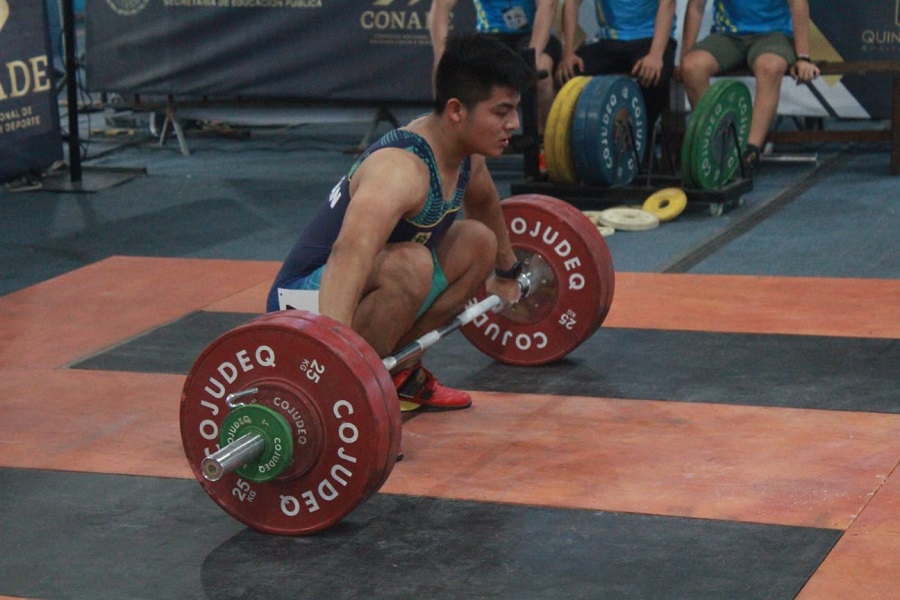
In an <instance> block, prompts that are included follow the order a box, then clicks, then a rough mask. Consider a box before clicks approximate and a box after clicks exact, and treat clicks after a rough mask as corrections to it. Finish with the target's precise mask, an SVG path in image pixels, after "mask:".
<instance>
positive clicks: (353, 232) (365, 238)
mask: <svg viewBox="0 0 900 600" xmlns="http://www.w3.org/2000/svg"><path fill="white" fill-rule="evenodd" d="M427 194H428V172H427V167H425V164H424V163H423V162H422V161H421V160H419V159H418V158H416V157H415V156H414V155H413V154H411V153H410V152H407V151H405V150H399V149H391V148H386V149H384V150H380V151H378V152H375V153H373V154H372V155H371V156H369V157H368V158H366V160H365V161H363V163H362V165H360V167H359V168H358V169H357V170H356V173H354V175H353V180H352V181H351V198H352V200H351V201H350V204H349V205H348V207H347V212H346V214H345V216H344V222H343V224H342V225H341V231H340V233H339V234H338V238H337V240H335V242H334V245H333V246H332V249H331V254H330V255H329V257H328V262H327V263H326V265H325V271H324V272H323V273H322V285H321V287H320V289H319V309H320V311H321V312H322V314H324V315H326V316H329V317H331V318H333V319H336V320H338V321H340V322H341V323H344V324H345V325H348V326H351V325H352V322H353V315H354V313H355V312H356V307H357V306H358V305H359V302H360V300H361V298H362V295H363V293H364V292H365V289H366V284H367V282H368V280H369V277H370V276H371V275H372V269H373V268H374V266H375V260H376V257H377V256H378V254H379V253H380V252H382V251H383V250H384V249H385V246H386V244H387V240H388V238H389V237H390V235H391V231H393V230H394V227H395V226H396V225H397V223H398V222H399V221H400V219H402V218H403V216H404V215H407V214H414V213H415V212H417V211H418V210H421V206H422V204H423V203H424V199H425V198H427Z"/></svg>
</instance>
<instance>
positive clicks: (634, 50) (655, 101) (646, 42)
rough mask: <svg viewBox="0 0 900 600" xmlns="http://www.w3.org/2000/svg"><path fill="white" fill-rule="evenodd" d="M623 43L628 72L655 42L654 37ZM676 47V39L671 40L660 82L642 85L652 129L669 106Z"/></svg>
mask: <svg viewBox="0 0 900 600" xmlns="http://www.w3.org/2000/svg"><path fill="white" fill-rule="evenodd" d="M623 44H627V46H626V49H627V54H628V58H627V60H628V62H630V66H629V67H628V71H627V72H631V69H632V68H634V65H635V63H636V62H637V61H639V60H640V59H642V58H643V57H645V56H647V53H648V52H649V51H650V46H651V45H652V44H653V39H652V38H647V39H643V40H634V41H631V42H623ZM676 47H677V44H676V42H675V40H669V43H668V45H667V46H666V50H665V52H664V53H663V68H662V72H661V73H660V76H659V82H658V83H657V84H656V85H650V86H641V94H642V95H643V97H644V104H645V105H646V107H647V125H648V127H649V128H650V130H651V131H652V129H653V126H654V125H655V124H656V119H657V118H658V117H659V115H661V114H663V112H664V111H665V109H666V108H667V107H668V106H669V90H670V88H671V81H672V72H673V71H674V70H675V49H676Z"/></svg>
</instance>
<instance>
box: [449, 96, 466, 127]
mask: <svg viewBox="0 0 900 600" xmlns="http://www.w3.org/2000/svg"><path fill="white" fill-rule="evenodd" d="M444 112H445V113H446V114H447V116H449V117H450V119H451V120H452V121H453V122H454V123H461V122H462V120H463V118H464V117H465V116H466V107H465V106H463V103H462V102H461V101H460V100H459V98H450V99H449V100H447V106H446V108H444Z"/></svg>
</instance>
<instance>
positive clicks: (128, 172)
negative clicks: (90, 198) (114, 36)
mask: <svg viewBox="0 0 900 600" xmlns="http://www.w3.org/2000/svg"><path fill="white" fill-rule="evenodd" d="M62 16H63V39H64V41H65V55H66V86H65V87H66V102H67V103H68V109H69V111H68V112H69V137H68V142H69V173H68V179H64V178H63V176H62V175H49V176H47V177H44V178H43V180H42V181H41V189H42V190H45V191H49V192H96V191H99V190H102V189H106V188H109V187H113V186H115V185H119V184H120V183H124V182H126V181H129V180H131V179H134V178H135V177H136V176H137V175H140V174H146V172H147V171H146V170H145V169H121V170H119V169H111V168H103V169H100V170H99V172H96V173H94V174H93V175H94V176H91V177H88V178H87V180H85V175H86V173H85V171H84V170H83V169H82V167H81V140H80V139H79V133H78V81H77V75H76V70H77V68H78V66H77V64H76V61H75V9H74V8H73V5H72V0H62Z"/></svg>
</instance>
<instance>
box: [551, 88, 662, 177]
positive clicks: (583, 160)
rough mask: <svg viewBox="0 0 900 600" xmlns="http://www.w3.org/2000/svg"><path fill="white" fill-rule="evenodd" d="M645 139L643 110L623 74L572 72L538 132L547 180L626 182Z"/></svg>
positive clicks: (637, 91) (640, 98) (636, 167)
mask: <svg viewBox="0 0 900 600" xmlns="http://www.w3.org/2000/svg"><path fill="white" fill-rule="evenodd" d="M646 145H647V111H646V107H645V106H644V98H643V96H642V95H641V89H640V87H639V86H638V85H637V83H635V82H634V80H632V79H631V78H629V77H623V76H617V75H610V76H598V77H576V78H573V79H571V80H569V82H568V83H567V84H566V85H565V86H563V89H562V90H560V92H559V94H558V95H557V97H556V100H555V101H554V103H553V106H552V107H551V109H550V116H549V119H548V122H547V131H546V132H545V135H544V151H545V154H546V158H547V170H548V175H549V176H550V180H551V181H553V182H556V183H568V184H572V183H577V182H579V181H580V182H583V183H585V184H587V185H597V186H618V185H628V184H629V183H631V181H632V180H633V179H634V178H635V176H637V173H638V170H639V169H640V163H641V160H642V159H643V155H644V152H645V148H646Z"/></svg>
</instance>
